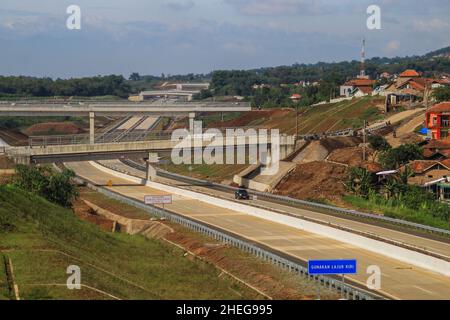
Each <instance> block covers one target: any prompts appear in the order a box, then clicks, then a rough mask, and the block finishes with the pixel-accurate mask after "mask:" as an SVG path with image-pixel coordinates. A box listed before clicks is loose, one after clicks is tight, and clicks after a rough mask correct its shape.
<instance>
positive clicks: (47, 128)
mask: <svg viewBox="0 0 450 320" xmlns="http://www.w3.org/2000/svg"><path fill="white" fill-rule="evenodd" d="M25 133H26V134H27V135H28V136H40V135H65V134H80V133H84V130H83V129H82V128H80V127H79V126H77V125H76V124H74V123H73V122H47V123H38V124H35V125H33V126H31V127H29V128H28V129H26V130H25Z"/></svg>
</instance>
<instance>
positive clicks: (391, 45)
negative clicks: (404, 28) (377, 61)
mask: <svg viewBox="0 0 450 320" xmlns="http://www.w3.org/2000/svg"><path fill="white" fill-rule="evenodd" d="M398 49H400V42H399V41H398V40H392V41H389V42H388V44H387V45H386V47H384V52H386V53H388V54H392V53H394V52H396V51H397V50H398Z"/></svg>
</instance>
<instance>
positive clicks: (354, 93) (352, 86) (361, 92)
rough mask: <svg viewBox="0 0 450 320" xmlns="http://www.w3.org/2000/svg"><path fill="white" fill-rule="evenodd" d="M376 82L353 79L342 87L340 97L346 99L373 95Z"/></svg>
mask: <svg viewBox="0 0 450 320" xmlns="http://www.w3.org/2000/svg"><path fill="white" fill-rule="evenodd" d="M374 84H375V80H370V79H352V80H349V81H347V82H346V83H344V84H343V85H342V86H341V87H340V95H341V96H345V97H363V96H367V95H370V94H372V92H373V85H374Z"/></svg>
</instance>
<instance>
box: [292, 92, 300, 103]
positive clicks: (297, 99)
mask: <svg viewBox="0 0 450 320" xmlns="http://www.w3.org/2000/svg"><path fill="white" fill-rule="evenodd" d="M301 98H302V95H301V94H298V93H294V94H293V95H292V96H291V98H290V99H291V100H292V101H294V102H298V101H300V99H301Z"/></svg>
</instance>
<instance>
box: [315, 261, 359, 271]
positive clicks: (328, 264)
mask: <svg viewBox="0 0 450 320" xmlns="http://www.w3.org/2000/svg"><path fill="white" fill-rule="evenodd" d="M308 273H309V274H356V273H357V262H356V260H309V261H308Z"/></svg>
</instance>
